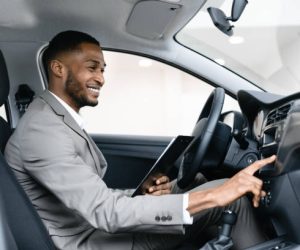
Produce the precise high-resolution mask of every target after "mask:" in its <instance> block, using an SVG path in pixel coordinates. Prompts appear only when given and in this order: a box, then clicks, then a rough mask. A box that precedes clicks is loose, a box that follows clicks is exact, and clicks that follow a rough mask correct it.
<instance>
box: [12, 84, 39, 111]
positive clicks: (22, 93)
mask: <svg viewBox="0 0 300 250" xmlns="http://www.w3.org/2000/svg"><path fill="white" fill-rule="evenodd" d="M34 95H35V93H34V91H33V90H32V89H31V88H30V87H29V86H28V85H27V84H21V85H20V86H19V88H18V91H17V92H16V94H15V98H16V105H17V108H18V110H19V112H20V116H22V115H23V114H24V113H25V111H26V110H27V108H28V106H29V104H30V103H31V102H32V100H33V98H34Z"/></svg>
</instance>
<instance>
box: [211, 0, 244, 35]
mask: <svg viewBox="0 0 300 250" xmlns="http://www.w3.org/2000/svg"><path fill="white" fill-rule="evenodd" d="M247 3H248V1H247V0H233V3H232V8H231V16H230V17H227V16H226V15H225V14H224V12H223V11H222V10H220V9H218V8H214V7H209V8H208V9H207V11H208V13H209V15H210V17H211V19H212V21H213V23H214V25H215V26H216V27H217V28H218V29H219V30H221V31H222V32H223V33H225V34H226V35H228V36H232V35H233V30H232V29H233V27H234V26H233V25H231V24H230V22H229V21H232V22H236V21H237V20H238V19H239V18H240V16H241V15H242V13H243V11H244V9H245V7H246V5H247Z"/></svg>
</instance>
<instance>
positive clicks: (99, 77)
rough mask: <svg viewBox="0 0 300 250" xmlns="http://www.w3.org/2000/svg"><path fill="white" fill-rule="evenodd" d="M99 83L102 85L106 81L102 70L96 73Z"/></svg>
mask: <svg viewBox="0 0 300 250" xmlns="http://www.w3.org/2000/svg"><path fill="white" fill-rule="evenodd" d="M95 80H96V81H97V83H98V84H99V85H100V86H101V87H102V86H103V85H104V83H105V80H104V76H103V73H102V72H99V73H98V74H97V75H96V79H95Z"/></svg>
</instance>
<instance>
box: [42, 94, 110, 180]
mask: <svg viewBox="0 0 300 250" xmlns="http://www.w3.org/2000/svg"><path fill="white" fill-rule="evenodd" d="M41 98H42V99H43V100H45V101H46V102H47V103H48V104H49V105H50V106H51V108H52V109H53V110H54V112H55V113H56V114H57V115H59V116H63V121H64V123H65V124H66V125H67V126H68V127H70V128H71V129H72V130H73V131H74V132H76V133H77V134H78V135H80V136H81V137H82V138H84V139H85V141H86V142H87V144H88V147H89V150H90V152H91V155H92V157H93V159H94V162H95V167H96V170H97V172H98V174H99V175H100V176H101V177H103V176H102V175H104V173H103V170H101V168H106V165H107V163H106V160H105V158H104V156H103V155H102V153H101V152H100V150H99V149H98V148H97V146H96V145H95V143H94V142H93V140H92V138H91V137H90V136H89V135H88V134H87V133H86V132H84V131H83V130H82V129H81V128H80V127H79V125H78V124H77V122H76V121H75V120H74V119H73V117H72V116H71V115H70V113H69V112H68V111H67V110H66V109H65V108H64V107H63V106H62V105H61V104H60V103H59V101H58V100H56V98H55V97H54V96H53V95H52V94H51V93H50V92H49V91H48V90H46V91H44V93H43V94H42V95H41ZM96 148H97V149H96Z"/></svg>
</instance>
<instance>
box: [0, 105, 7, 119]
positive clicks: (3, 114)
mask: <svg viewBox="0 0 300 250" xmlns="http://www.w3.org/2000/svg"><path fill="white" fill-rule="evenodd" d="M0 116H1V117H2V118H3V119H4V120H6V121H7V117H6V112H5V107H4V105H2V106H1V107H0Z"/></svg>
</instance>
